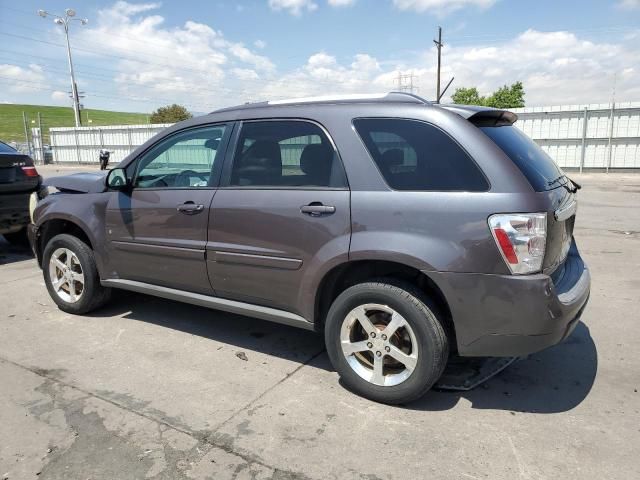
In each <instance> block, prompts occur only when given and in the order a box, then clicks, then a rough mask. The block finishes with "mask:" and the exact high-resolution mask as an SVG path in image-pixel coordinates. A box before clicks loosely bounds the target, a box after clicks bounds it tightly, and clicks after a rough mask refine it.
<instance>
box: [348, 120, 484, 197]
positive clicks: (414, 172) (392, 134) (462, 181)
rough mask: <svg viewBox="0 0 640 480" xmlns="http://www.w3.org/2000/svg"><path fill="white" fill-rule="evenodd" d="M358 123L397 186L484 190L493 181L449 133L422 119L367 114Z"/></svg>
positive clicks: (371, 150) (386, 175) (371, 151)
mask: <svg viewBox="0 0 640 480" xmlns="http://www.w3.org/2000/svg"><path fill="white" fill-rule="evenodd" d="M353 123H354V126H355V127H356V130H357V131H358V134H359V135H360V138H362V141H363V142H364V144H365V146H366V147H367V150H368V151H369V154H370V155H371V157H372V158H373V160H374V161H375V163H376V165H377V166H378V169H379V170H380V172H381V173H382V176H383V177H384V179H385V180H386V182H387V184H388V185H389V186H390V187H391V188H393V189H394V190H412V191H466V192H484V191H486V190H488V189H489V184H488V182H487V180H486V179H485V177H484V175H483V174H482V172H481V171H480V169H479V168H478V166H477V165H476V164H475V162H474V161H473V160H472V159H471V157H469V155H468V154H467V153H466V152H465V151H464V150H463V149H462V147H460V145H458V144H457V143H456V142H455V140H453V139H452V138H451V137H450V136H449V135H447V134H446V133H445V132H443V131H442V130H440V129H439V128H438V127H436V126H434V125H430V124H428V123H425V122H421V121H418V120H406V119H397V118H363V119H356V120H354V122H353Z"/></svg>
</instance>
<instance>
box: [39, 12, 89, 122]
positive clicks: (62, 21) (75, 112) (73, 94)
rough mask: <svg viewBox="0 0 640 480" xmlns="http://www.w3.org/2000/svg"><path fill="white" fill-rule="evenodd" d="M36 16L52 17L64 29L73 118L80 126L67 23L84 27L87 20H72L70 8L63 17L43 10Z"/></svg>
mask: <svg viewBox="0 0 640 480" xmlns="http://www.w3.org/2000/svg"><path fill="white" fill-rule="evenodd" d="M38 15H40V16H41V17H42V18H46V17H47V16H52V17H54V22H55V23H57V24H58V25H62V27H63V28H64V37H65V39H66V41H67V58H68V60H69V74H70V75H71V97H72V99H73V116H74V118H75V121H76V127H80V126H81V125H82V119H81V117H80V97H79V96H78V85H77V84H76V76H75V73H74V72H73V60H71V44H70V43H69V23H70V22H71V21H72V20H77V21H79V22H80V24H81V25H86V24H87V22H88V20H87V19H86V18H82V19H80V18H73V17H75V16H76V11H75V10H74V9H72V8H67V9H66V10H65V11H64V17H63V16H61V15H56V14H55V13H49V12H46V11H45V10H38Z"/></svg>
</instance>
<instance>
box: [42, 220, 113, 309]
mask: <svg viewBox="0 0 640 480" xmlns="http://www.w3.org/2000/svg"><path fill="white" fill-rule="evenodd" d="M65 251H66V252H67V253H64V252H65ZM60 252H62V254H61V255H62V256H60V257H59V258H62V259H63V261H61V262H60V265H61V266H63V268H64V266H65V265H66V266H67V267H68V266H69V265H71V268H72V269H73V270H75V271H73V272H71V273H75V274H76V277H74V280H73V282H72V283H73V285H74V286H75V287H74V293H73V296H71V294H70V293H69V292H70V291H71V289H70V286H69V285H70V284H69V283H67V284H66V287H65V286H63V287H62V288H60V289H58V290H56V288H55V287H54V285H53V279H52V274H51V269H52V265H51V258H52V256H54V255H56V256H57V255H60ZM68 252H70V253H68ZM74 256H75V260H73V259H74ZM69 258H71V259H72V262H71V264H69V262H68V261H66V262H65V260H67V259H69ZM54 263H56V262H54ZM61 271H62V270H61V269H60V268H58V270H57V272H61ZM78 271H79V272H81V274H82V276H83V282H84V283H83V284H82V288H79V283H80V282H79V280H78V281H76V278H78V279H79V278H80V277H79V276H78V275H79V274H77V273H76V272H78ZM42 272H43V274H44V282H45V284H46V286H47V290H48V291H49V295H51V298H52V299H53V301H54V302H56V304H57V305H58V308H60V310H62V311H64V312H67V313H73V314H83V313H88V312H91V311H92V310H95V309H97V308H100V307H101V306H103V305H104V304H105V303H107V302H108V301H109V299H110V298H111V289H110V288H105V287H103V286H102V285H100V277H99V275H98V269H97V268H96V262H95V259H94V255H93V251H92V250H91V249H90V248H89V247H88V246H87V244H86V243H84V242H83V241H82V240H80V239H79V238H77V237H74V236H73V235H67V234H65V233H63V234H60V235H56V236H55V237H53V238H52V239H51V240H49V242H48V243H47V245H46V246H45V248H44V252H43V256H42ZM70 278H71V277H70ZM63 285H65V284H64V283H63ZM65 288H66V291H65ZM63 297H66V298H63ZM74 298H75V300H74Z"/></svg>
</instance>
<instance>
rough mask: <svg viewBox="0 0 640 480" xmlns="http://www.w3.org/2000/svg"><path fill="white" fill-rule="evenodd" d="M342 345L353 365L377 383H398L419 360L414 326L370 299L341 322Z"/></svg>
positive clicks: (346, 356) (356, 371)
mask: <svg viewBox="0 0 640 480" xmlns="http://www.w3.org/2000/svg"><path fill="white" fill-rule="evenodd" d="M340 346H341V348H342V353H343V355H344V357H345V359H346V360H347V363H348V364H349V366H350V367H351V369H352V370H353V371H354V372H355V373H357V374H358V375H359V376H360V377H361V378H363V379H364V380H366V381H368V382H370V383H373V384H374V385H379V386H386V387H390V386H394V385H399V384H400V383H402V382H404V381H405V380H407V379H408V378H409V377H410V376H411V374H412V373H413V371H414V370H415V368H416V366H417V362H418V353H419V352H418V342H417V340H416V336H415V334H414V332H413V329H412V328H411V326H410V325H409V323H408V322H407V321H406V320H405V318H404V317H403V316H402V315H400V314H399V313H398V312H396V311H395V310H394V309H392V308H391V307H389V306H387V305H380V304H375V303H369V304H365V305H360V306H358V307H356V308H354V309H353V310H351V311H350V312H349V313H348V314H347V316H346V317H345V319H344V320H343V322H342V327H341V329H340Z"/></svg>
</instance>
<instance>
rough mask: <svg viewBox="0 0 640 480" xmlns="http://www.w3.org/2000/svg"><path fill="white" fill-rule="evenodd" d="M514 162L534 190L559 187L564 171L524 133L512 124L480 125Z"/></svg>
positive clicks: (541, 190) (540, 190) (539, 190)
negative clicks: (501, 125)
mask: <svg viewBox="0 0 640 480" xmlns="http://www.w3.org/2000/svg"><path fill="white" fill-rule="evenodd" d="M480 130H482V131H483V132H484V133H485V134H486V135H487V136H488V137H489V138H490V139H491V140H493V141H494V142H495V143H496V144H497V145H498V146H499V147H500V148H501V149H502V151H503V152H504V153H506V154H507V156H508V157H509V158H510V159H511V160H512V161H513V163H515V164H516V166H517V167H518V168H519V169H520V171H521V172H522V174H523V175H524V176H525V177H526V178H527V180H528V181H529V183H530V184H531V186H532V187H533V188H534V190H535V191H536V192H544V191H545V190H551V189H553V188H556V187H559V186H560V185H562V184H563V183H565V180H558V179H559V178H562V179H563V178H564V172H563V171H562V170H561V169H560V167H558V166H557V165H556V164H555V162H554V161H553V160H552V159H551V157H549V155H547V154H546V153H545V152H544V150H542V149H541V148H540V147H539V146H538V145H537V144H536V142H534V141H533V140H531V139H530V138H529V137H528V136H527V135H526V134H524V133H523V132H522V131H520V130H519V129H517V128H516V127H512V126H503V127H480Z"/></svg>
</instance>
